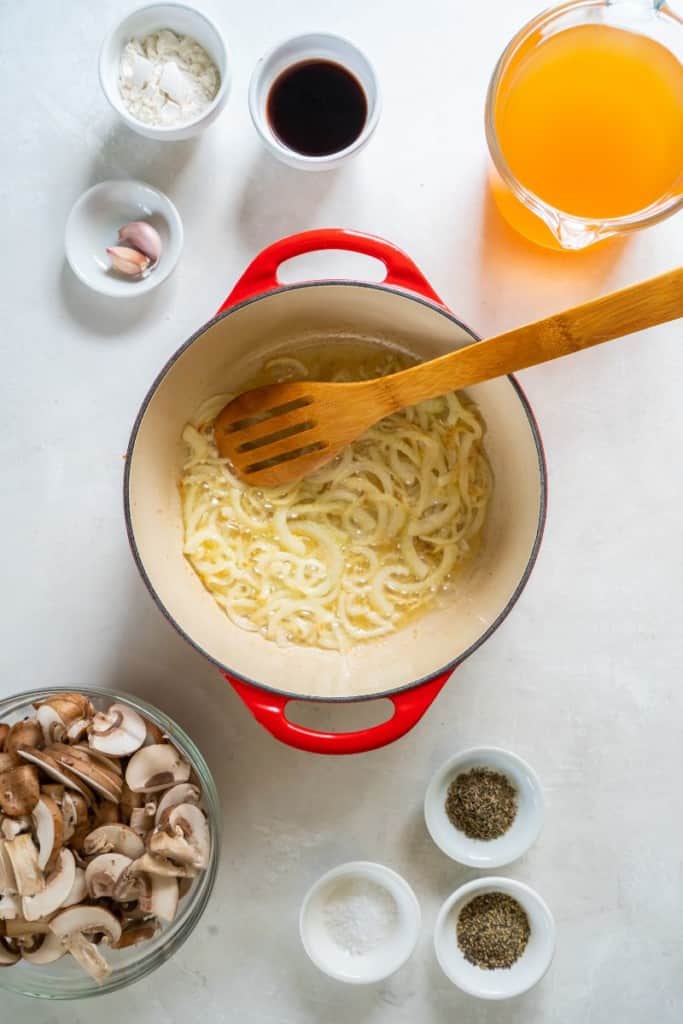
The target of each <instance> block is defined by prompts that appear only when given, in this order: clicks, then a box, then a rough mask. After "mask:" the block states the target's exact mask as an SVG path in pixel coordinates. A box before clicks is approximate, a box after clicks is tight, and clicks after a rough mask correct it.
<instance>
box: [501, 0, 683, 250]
mask: <svg viewBox="0 0 683 1024" xmlns="http://www.w3.org/2000/svg"><path fill="white" fill-rule="evenodd" d="M579 27H581V31H580V33H578V32H577V31H576V30H577V29H578V28H579ZM610 29H617V30H619V31H617V32H616V33H615V32H610V31H609V30H610ZM567 30H570V32H567ZM560 33H566V34H565V35H562V36H561V38H560V37H559V34H560ZM586 33H587V34H586ZM605 39H607V42H608V47H607V59H606V60H605V61H604V67H602V68H600V67H599V65H598V63H597V61H598V58H596V56H595V54H596V52H597V53H598V54H601V51H600V49H599V47H600V46H602V45H603V44H604V43H605ZM576 40H580V43H581V45H584V41H585V40H588V41H589V45H590V46H592V48H593V49H592V55H591V54H590V53H589V55H588V63H585V60H586V58H585V54H578V55H577V53H575V52H570V51H571V48H572V46H574V45H575V42H576ZM596 41H597V46H598V50H597V51H596V48H595V44H596ZM615 41H616V44H617V46H616V50H615V52H616V54H617V56H616V60H611V56H610V53H609V47H610V46H611V45H612V43H613V42H615ZM549 42H550V43H551V47H552V49H551V48H548V47H547V44H548V43H549ZM544 46H546V49H545V50H543V49H542V48H543V47H544ZM620 46H621V47H625V53H626V60H624V59H622V58H623V54H620V53H619V47H620ZM562 47H564V50H565V52H564V53H563V52H562V51H561V48H562ZM550 53H552V54H553V60H554V64H553V67H552V69H551V73H550V76H549V75H548V74H547V73H546V74H545V77H543V76H542V75H541V76H540V77H537V78H535V79H533V81H535V82H536V83H542V86H543V88H544V89H545V93H544V95H543V96H542V97H541V98H540V100H539V101H538V102H537V100H538V97H534V96H533V95H531V96H530V94H529V88H530V86H529V81H530V80H531V79H530V78H529V75H528V69H529V68H532V70H533V72H534V74H537V69H538V67H539V66H540V64H541V62H542V61H544V60H545V61H546V67H545V69H543V68H541V70H542V72H543V71H545V72H547V68H548V58H547V57H545V56H544V55H545V54H550ZM633 53H635V54H636V58H637V63H633V60H632V56H633ZM539 55H540V56H539ZM558 55H559V60H557V59H555V58H556V57H557V56H558ZM612 56H613V55H612ZM682 56H683V20H682V19H681V17H679V16H678V15H677V14H676V12H675V11H674V10H672V9H671V7H670V6H669V5H668V4H667V3H665V2H664V0H573V2H570V3H566V4H563V5H562V6H560V7H556V8H553V9H551V10H548V11H544V12H543V13H541V14H539V15H538V16H537V17H536V18H534V19H533V20H532V21H530V22H529V23H528V24H527V25H525V26H524V27H523V28H522V29H521V30H520V31H519V32H518V33H517V35H516V36H515V37H514V38H513V39H512V40H511V41H510V43H509V44H508V46H507V47H506V49H505V50H504V52H503V54H502V56H501V58H500V60H499V61H498V64H497V65H496V68H495V70H494V72H493V76H492V78H491V82H490V84H489V90H488V95H487V100H486V137H487V142H488V147H489V153H490V156H491V171H490V184H491V189H492V194H493V198H494V200H495V202H496V204H497V206H498V208H499V210H500V211H501V213H502V214H503V216H504V217H505V218H506V220H508V222H509V223H510V224H511V225H512V226H513V227H514V228H516V230H518V231H519V232H520V233H521V234H523V235H524V236H526V237H527V238H528V239H530V240H531V241H533V242H536V243H537V244H539V245H543V246H546V247H548V248H551V249H570V250H571V249H573V250H577V249H583V248H585V247H586V246H589V245H593V244H594V243H595V242H598V241H601V240H602V239H605V238H609V237H610V236H613V235H619V234H623V233H625V232H629V231H633V230H636V229H638V228H641V227H646V226H647V225H649V224H654V223H656V222H657V221H660V220H663V219H664V218H665V217H668V216H670V215H671V214H673V213H675V212H676V211H677V210H679V209H680V208H681V207H682V206H683V156H682V155H681V151H682V149H683V138H682V137H681V133H682V132H683V85H682V84H681V83H682V82H683V69H681V57H682ZM600 59H602V57H600ZM591 60H592V63H591ZM563 61H564V63H562V62H563ZM572 61H573V63H572ZM629 61H631V63H629ZM657 61H660V62H661V65H660V64H656V62H657ZM533 62H535V63H533ZM582 62H583V63H582ZM648 62H649V63H648ZM653 65H654V66H653ZM562 68H564V69H565V74H566V78H565V80H564V81H561V80H560V79H559V75H560V70H558V69H562ZM569 69H571V74H570V73H569ZM634 71H635V73H634ZM638 71H641V72H643V77H642V82H644V83H646V84H649V83H650V82H654V83H655V84H656V85H660V84H662V83H663V91H662V93H661V95H662V96H665V97H666V98H667V99H670V101H671V102H670V104H669V106H668V107H667V108H666V113H667V114H668V115H669V121H668V123H667V125H664V124H663V122H664V117H663V111H662V110H661V109H660V110H658V108H657V105H656V102H655V101H654V99H653V97H652V94H651V93H649V92H648V91H647V90H643V91H642V92H640V93H638V91H637V90H638V87H639V85H640V82H641V79H640V78H639V77H638V74H637V72H638ZM591 73H592V75H593V77H591ZM619 73H621V74H622V75H623V76H625V77H623V79H622V81H618V80H617V77H616V76H617V75H618V74H619ZM524 75H527V78H526V86H525V88H526V89H527V94H526V97H525V98H526V101H527V105H526V108H525V107H524V106H520V104H519V102H518V96H517V97H513V99H512V101H511V100H510V97H511V96H512V95H513V90H518V95H519V89H520V82H523V81H525V80H524V77H523V76H524ZM553 75H554V80H553ZM629 76H630V77H629ZM648 76H649V77H648ZM653 76H654V77H653ZM660 79H661V81H660ZM536 88H538V85H537V86H536ZM553 88H554V89H555V92H554V93H553V91H552V90H553ZM628 89H630V90H631V93H632V97H635V100H636V101H637V102H638V103H640V104H641V112H642V113H643V116H644V117H647V124H649V125H650V129H651V130H652V131H655V132H656V133H659V134H658V135H655V136H652V135H651V132H650V129H648V128H647V126H646V125H645V124H644V122H643V121H641V126H643V130H644V137H643V142H644V145H643V148H642V150H638V149H637V146H636V143H637V121H636V120H635V119H634V120H632V121H631V120H630V117H631V113H632V111H631V108H630V106H629V105H628V102H627V99H626V98H625V90H628ZM581 90H583V93H584V97H596V98H597V99H596V102H595V105H594V106H595V109H598V108H599V111H600V113H599V115H596V121H595V122H594V123H586V130H585V133H582V131H581V126H580V124H577V123H576V122H575V123H574V125H573V126H572V125H570V124H569V123H566V124H563V121H562V118H563V116H565V115H566V112H567V111H571V105H572V103H573V102H574V94H575V93H576V92H581ZM610 90H611V95H610ZM601 93H602V95H600V94H601ZM657 95H659V94H657ZM553 96H555V97H557V101H558V102H557V121H556V122H553V120H552V116H553V110H554V108H553V102H554V100H553ZM512 104H516V106H513V105H512ZM611 104H616V105H615V106H614V108H613V109H614V110H615V112H616V113H617V115H618V113H619V109H618V108H619V105H620V104H621V114H622V119H621V122H619V120H618V116H617V118H616V120H615V122H614V124H610V123H607V124H606V125H605V130H604V131H602V132H601V134H600V136H599V138H598V137H596V134H595V133H596V131H597V130H598V127H599V125H600V122H599V120H597V116H602V117H604V116H605V113H606V112H609V111H610V109H612V108H611V106H610V105H611ZM647 104H651V106H646V105H647ZM594 106H593V104H592V103H591V106H590V110H589V113H590V114H593V113H594ZM580 109H581V107H580V99H579V100H577V110H580ZM584 109H585V108H584ZM646 109H647V114H646V115H645V113H644V112H645V110H646ZM515 110H516V111H517V117H518V119H523V118H522V114H523V112H524V111H526V113H527V122H526V123H520V125H519V128H520V131H521V135H520V137H519V139H518V140H517V142H518V145H517V146H516V147H515V144H514V143H515V140H514V136H511V135H510V118H511V117H512V116H513V113H511V112H514V111H515ZM539 110H540V111H541V115H539V120H538V121H535V120H534V118H533V114H532V112H536V111H539ZM650 110H651V114H650ZM520 112H521V113H520ZM543 116H545V117H546V122H547V118H548V116H550V124H551V126H552V130H551V131H550V132H549V131H548V123H545V124H544V123H543ZM506 117H507V122H506V121H505V118H506ZM650 117H651V118H652V119H658V120H650ZM572 127H573V128H574V130H577V129H578V133H579V134H578V138H579V143H580V145H579V149H577V153H576V160H574V159H573V154H572V153H569V159H568V160H566V161H565V162H563V163H562V164H558V163H556V164H555V173H556V179H557V180H556V181H553V180H552V172H553V153H554V151H555V150H560V151H563V152H564V154H565V155H567V153H568V147H569V145H570V141H569V140H571V138H572V132H571V129H572ZM513 128H514V123H513ZM620 129H621V131H622V133H624V136H625V137H624V139H623V140H622V141H624V142H625V143H627V144H628V145H627V147H626V148H627V149H628V148H629V147H630V150H631V152H636V155H637V165H636V164H635V163H634V162H633V161H632V160H631V161H628V162H627V163H626V164H625V163H624V160H623V159H622V160H621V161H620V160H619V158H618V157H616V154H620V153H621V154H622V156H623V153H624V151H625V149H624V146H620V145H619V142H620V140H619V138H618V133H619V130H620ZM668 129H670V130H668ZM535 131H536V133H537V134H536V135H534V132H535ZM591 132H592V133H593V134H592V135H591ZM648 138H650V139H651V140H653V141H654V142H655V144H656V145H655V147H654V148H653V147H648V145H647V140H648ZM506 139H507V141H506ZM511 139H512V144H511V142H510V140H511ZM591 139H592V140H593V142H594V145H596V146H597V150H598V151H600V152H601V154H602V157H603V161H602V162H603V167H602V168H600V160H596V165H597V167H598V170H597V171H596V176H595V178H594V181H595V182H596V183H599V184H600V185H601V188H596V189H595V194H596V199H595V205H594V208H590V206H591V200H590V193H589V189H590V185H589V186H588V190H586V189H584V192H583V194H582V197H581V203H583V204H584V206H587V207H588V208H587V209H586V208H583V209H577V208H574V209H571V208H567V206H564V207H563V203H562V200H563V198H564V196H566V195H569V194H571V193H572V192H575V191H576V189H573V188H572V185H571V183H572V181H574V183H577V182H578V180H579V179H577V178H572V174H574V173H576V174H579V173H580V171H581V169H582V165H581V156H582V155H583V156H584V158H585V159H584V163H583V169H584V171H585V172H586V173H587V168H588V162H587V159H586V158H587V157H588V156H589V155H590V151H589V146H590V140H591ZM612 142H614V143H615V157H616V158H615V160H614V163H613V164H612V165H607V166H605V160H604V157H605V152H606V150H605V145H609V144H611V143H612ZM603 143H605V145H603ZM584 144H585V147H586V148H585V149H584V152H583V154H582V153H581V152H580V151H579V150H580V147H581V145H584ZM656 146H658V148H656ZM515 148H516V150H517V154H516V155H517V157H518V159H517V160H516V166H515V169H514V170H513V167H512V166H511V164H513V163H515V161H514V160H513V159H511V158H510V155H511V153H513V152H514V150H515ZM662 153H663V154H664V155H665V157H666V159H667V160H668V161H669V163H670V164H671V165H672V166H673V168H674V171H673V173H672V175H671V176H670V178H667V179H666V181H665V184H664V185H663V187H662V188H660V190H659V191H656V194H654V195H647V196H646V202H645V203H643V202H642V201H641V202H640V203H636V205H635V206H634V207H633V208H627V209H625V210H622V209H619V210H618V211H617V212H616V213H615V211H614V209H612V210H609V209H605V207H607V208H608V207H609V206H612V205H613V203H612V202H611V200H608V201H607V202H605V195H606V190H608V189H609V183H610V181H616V182H617V183H618V184H623V182H622V181H621V180H619V179H618V178H617V177H616V176H619V175H621V176H622V177H626V176H627V175H626V173H625V172H626V171H633V173H631V179H632V180H633V182H634V183H636V182H639V183H640V184H643V185H644V183H646V182H648V181H650V179H652V180H657V181H664V179H663V178H662V175H661V174H660V175H659V178H657V172H659V171H661V167H659V166H658V167H657V168H654V163H655V161H656V159H657V158H659V157H661V155H662ZM520 154H521V159H519V156H520ZM555 156H557V154H556V153H555ZM536 157H538V161H539V163H538V166H537V167H534V166H533V161H534V159H536ZM546 157H548V158H547V159H546ZM600 170H602V177H599V176H598V175H599V174H600ZM543 173H545V174H546V181H545V182H544V181H543V178H542V174H543ZM612 175H613V176H614V177H612ZM563 178H564V179H566V182H568V183H569V184H568V187H567V188H563V183H562V179H563ZM530 180H531V181H532V182H533V185H532V184H530ZM577 187H578V186H577ZM554 193H555V195H554ZM563 193H564V195H563ZM636 193H637V194H639V195H640V196H641V197H642V196H643V195H645V192H644V191H643V189H640V188H636ZM577 194H578V193H577ZM600 195H602V202H603V208H601V207H600V205H599V199H598V198H597V197H598V196H600ZM556 196H560V200H559V201H558V199H557V198H556ZM551 197H552V198H551ZM586 197H588V198H586ZM581 203H578V202H577V204H576V205H577V206H580V205H581ZM567 205H569V204H567Z"/></svg>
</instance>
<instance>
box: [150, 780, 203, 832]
mask: <svg viewBox="0 0 683 1024" xmlns="http://www.w3.org/2000/svg"><path fill="white" fill-rule="evenodd" d="M200 797H201V794H200V791H199V787H198V786H195V785H193V783H191V782H181V783H179V784H178V785H177V786H173V787H172V788H171V789H169V790H168V791H167V792H166V793H164V795H163V796H162V798H161V800H160V801H159V806H158V807H157V813H156V824H157V825H159V824H162V825H164V824H165V823H166V815H167V814H168V812H169V811H170V810H171V808H172V807H175V806H176V805H177V804H198V803H199V800H200Z"/></svg>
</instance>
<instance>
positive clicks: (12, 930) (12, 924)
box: [5, 915, 50, 939]
mask: <svg viewBox="0 0 683 1024" xmlns="http://www.w3.org/2000/svg"><path fill="white" fill-rule="evenodd" d="M49 931H50V922H49V921H48V920H47V918H45V917H42V918H37V919H36V920H35V921H29V920H28V918H26V917H21V916H20V915H18V916H17V917H13V918H12V919H11V920H10V921H8V922H7V924H6V925H5V934H6V935H7V938H8V939H26V938H28V937H29V935H47V933H48V932H49Z"/></svg>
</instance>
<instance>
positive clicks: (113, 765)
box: [72, 743, 123, 775]
mask: <svg viewBox="0 0 683 1024" xmlns="http://www.w3.org/2000/svg"><path fill="white" fill-rule="evenodd" d="M72 750H80V752H81V753H82V754H85V756H86V757H89V758H91V759H92V760H93V761H94V762H95V764H100V765H102V767H103V768H106V769H107V771H110V772H113V773H114V775H123V771H122V769H121V762H120V761H118V760H117V759H116V758H113V757H107V755H106V754H101V753H100V752H99V750H93V749H92V748H91V747H89V746H88V744H87V743H74V745H73V747H72Z"/></svg>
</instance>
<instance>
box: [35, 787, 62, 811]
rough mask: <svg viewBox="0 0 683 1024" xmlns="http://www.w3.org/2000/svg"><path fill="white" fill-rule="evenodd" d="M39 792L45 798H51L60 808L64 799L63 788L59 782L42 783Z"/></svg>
mask: <svg viewBox="0 0 683 1024" xmlns="http://www.w3.org/2000/svg"><path fill="white" fill-rule="evenodd" d="M40 792H41V793H44V794H45V796H49V797H52V799H53V800H54V801H55V803H56V804H58V805H59V806H60V807H61V805H62V800H63V799H64V786H62V785H61V784H60V783H59V782H44V783H43V785H42V786H41V787H40Z"/></svg>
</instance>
